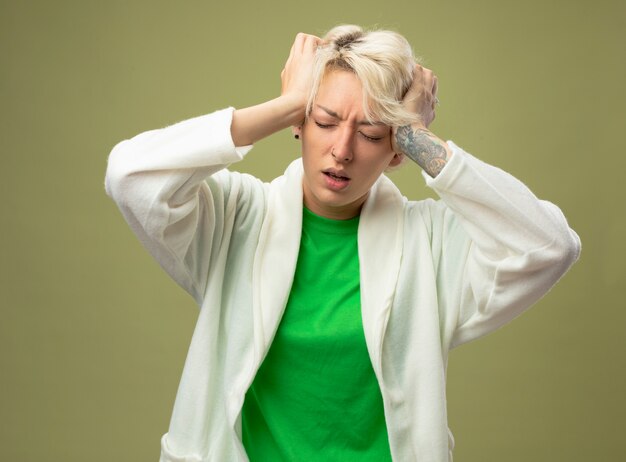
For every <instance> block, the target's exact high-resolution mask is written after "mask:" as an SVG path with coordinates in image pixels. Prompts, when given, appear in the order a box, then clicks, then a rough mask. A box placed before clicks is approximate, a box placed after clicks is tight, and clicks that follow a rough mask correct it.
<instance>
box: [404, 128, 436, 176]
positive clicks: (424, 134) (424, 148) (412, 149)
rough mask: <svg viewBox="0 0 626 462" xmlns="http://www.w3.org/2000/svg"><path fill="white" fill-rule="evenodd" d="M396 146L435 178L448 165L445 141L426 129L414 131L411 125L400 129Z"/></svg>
mask: <svg viewBox="0 0 626 462" xmlns="http://www.w3.org/2000/svg"><path fill="white" fill-rule="evenodd" d="M396 144H397V145H398V146H399V147H400V148H401V149H402V152H403V153H404V154H406V155H407V156H408V157H409V158H410V159H411V160H413V161H414V162H416V163H417V164H418V165H419V166H420V167H422V168H423V169H424V170H425V171H426V173H428V174H429V175H430V176H432V177H433V178H434V177H436V176H437V175H438V174H439V172H441V170H442V169H443V167H445V165H446V162H447V158H448V152H447V150H446V148H445V146H444V145H443V141H441V140H440V139H439V138H437V137H436V136H434V135H433V134H432V133H431V132H430V131H428V130H426V129H424V128H418V129H416V130H413V129H412V128H411V126H410V125H404V126H402V127H399V128H398V129H397V131H396Z"/></svg>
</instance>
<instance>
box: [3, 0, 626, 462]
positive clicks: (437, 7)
mask: <svg viewBox="0 0 626 462" xmlns="http://www.w3.org/2000/svg"><path fill="white" fill-rule="evenodd" d="M0 4H1V7H0V52H1V54H0V57H1V60H2V61H1V63H2V64H1V69H0V98H1V99H0V107H1V111H0V114H1V119H0V149H1V154H2V155H1V170H0V171H1V177H0V179H1V183H0V185H1V188H2V196H1V197H2V200H3V202H2V210H3V213H2V215H1V218H0V220H2V221H1V228H0V233H1V236H2V243H1V244H2V267H1V268H2V274H1V279H0V281H1V284H2V285H1V287H0V288H1V298H0V303H1V312H0V313H1V317H0V374H1V375H0V422H1V424H0V425H1V427H0V447H1V448H2V449H1V451H0V452H1V454H2V455H0V459H2V460H7V461H8V460H11V461H42V460H45V461H72V462H73V461H86V460H89V461H94V462H97V461H111V460H121V461H131V460H132V461H155V460H157V459H158V454H159V438H160V437H161V435H162V434H163V433H164V432H166V431H167V427H168V422H169V416H170V413H171V408H172V404H173V402H174V397H175V393H176V388H177V385H178V380H179V377H180V373H181V370H182V367H183V362H184V359H185V354H186V351H187V346H188V344H189V340H190V337H191V334H192V330H193V327H194V321H195V318H196V313H197V308H196V306H195V305H194V302H193V301H192V299H191V297H189V296H187V295H186V294H185V293H184V292H183V291H182V290H181V289H179V288H178V287H177V286H176V285H175V284H174V283H173V282H171V281H170V280H169V278H168V277H167V276H166V275H165V273H164V272H163V271H162V270H161V269H160V268H159V267H158V266H157V265H156V264H155V263H154V262H153V261H152V260H151V258H150V257H149V256H148V254H147V253H146V252H145V251H144V250H143V249H142V248H141V246H140V244H139V242H138V241H137V239H136V238H135V237H134V236H133V235H132V233H131V231H130V230H129V228H128V227H127V226H126V224H125V223H124V221H123V219H122V217H121V215H120V213H119V212H118V211H117V209H116V207H115V205H114V204H113V202H112V201H111V200H110V199H109V198H108V197H106V195H105V193H104V189H103V178H104V173H105V167H106V158H107V155H108V153H109V151H110V150H111V148H112V147H113V146H114V144H115V143H117V142H118V141H120V140H122V139H124V138H128V137H130V136H133V135H134V134H136V133H139V132H141V131H144V130H147V129H151V128H156V127H160V126H164V125H168V124H170V123H173V122H175V121H178V120H181V119H184V118H188V117H191V116H194V115H199V114H202V113H206V112H209V111H212V110H215V109H218V108H221V107H224V106H227V105H234V106H238V107H243V106H245V105H250V104H254V103H257V102H261V101H263V100H266V99H269V98H272V97H274V96H276V95H277V94H278V92H279V89H280V82H279V73H280V71H281V69H282V65H283V62H284V60H285V59H286V57H287V54H288V50H289V47H290V45H291V42H292V40H293V38H294V36H295V34H296V33H297V32H298V31H305V32H309V33H315V34H321V33H323V32H324V31H325V30H327V29H328V28H330V27H332V26H333V25H336V24H339V23H345V22H350V23H357V24H362V25H367V26H372V25H378V26H381V27H389V28H393V29H396V30H398V31H400V32H402V33H403V34H405V35H406V36H407V38H408V39H409V40H410V41H411V43H412V44H413V46H414V48H415V50H416V52H417V53H418V54H419V55H421V56H422V57H423V58H424V60H425V64H426V66H427V67H430V68H432V69H434V70H435V71H436V72H437V74H438V75H439V79H440V92H439V96H440V99H441V106H440V108H439V111H438V118H437V120H436V121H435V123H434V124H433V126H432V129H433V131H435V132H436V133H437V134H439V135H440V136H441V137H444V138H449V139H453V140H455V141H456V142H457V143H458V144H460V145H461V146H463V147H464V148H465V149H466V150H468V151H470V152H472V153H474V154H475V155H477V156H479V157H481V158H482V159H484V160H486V161H488V162H490V163H493V164H495V165H498V166H500V167H502V168H504V169H505V170H507V171H510V172H511V173H513V174H514V175H516V176H518V177H519V178H521V179H523V180H524V181H525V182H526V183H527V184H528V185H529V186H530V187H531V189H533V191H535V193H536V194H537V195H539V196H540V197H542V198H546V199H549V200H551V201H553V202H555V203H557V204H558V205H560V206H561V208H562V209H563V211H564V212H565V214H566V216H567V217H568V219H569V221H570V224H571V225H572V227H573V228H574V229H576V230H577V232H578V233H579V234H580V236H581V238H582V242H583V254H582V258H581V260H580V261H579V262H578V263H577V264H576V265H575V266H574V268H573V269H572V271H571V272H570V273H569V274H567V276H566V277H565V278H564V279H563V280H562V281H561V282H560V283H559V284H558V285H557V287H556V288H555V289H554V290H553V291H552V292H551V293H549V294H548V295H547V296H546V297H545V298H544V299H543V300H542V301H541V302H539V303H538V304H537V305H536V306H535V307H534V308H533V309H531V310H530V311H529V312H527V313H526V314H524V315H523V316H522V317H521V318H519V319H518V320H516V321H515V322H513V323H512V324H510V325H509V326H507V327H505V328H503V329H501V330H500V331H498V332H496V333H494V334H492V335H490V336H488V337H486V338H484V339H481V340H479V341H477V342H474V343H473V344H470V345H467V346H464V347H461V348H459V349H458V350H455V351H454V352H453V353H452V355H451V358H450V367H449V375H448V378H449V403H448V405H449V411H450V412H449V417H450V426H451V428H452V430H453V432H454V434H455V437H456V441H457V448H456V450H455V460H456V461H460V462H482V461H514V462H517V461H519V462H521V461H524V462H527V461H535V462H540V461H541V462H543V461H569V462H574V461H585V462H588V461H608V460H616V458H619V457H621V456H623V451H624V449H623V444H622V443H621V441H622V438H623V433H624V430H625V428H624V422H625V419H626V406H625V403H624V401H625V398H624V391H625V389H626V380H625V379H626V371H625V369H624V366H625V361H624V352H625V346H626V345H625V343H626V342H625V341H624V325H625V324H626V315H625V314H624V311H625V310H624V307H625V306H626V304H625V303H624V297H623V293H622V292H623V288H624V285H625V284H624V277H625V276H626V265H625V263H624V258H625V257H626V245H625V244H624V235H625V234H626V217H625V210H626V209H625V207H624V199H626V197H625V194H624V192H623V188H624V183H625V180H626V178H625V176H624V169H625V168H626V162H625V160H624V156H623V151H622V146H621V145H622V142H621V138H622V136H623V130H624V128H625V126H626V124H625V122H626V119H625V116H624V103H625V102H626V101H625V99H626V98H625V96H626V95H625V91H624V83H625V82H626V65H625V63H626V53H625V51H626V49H625V44H626V20H625V18H626V8H625V6H624V5H625V4H624V2H622V1H618V0H615V1H610V0H597V1H593V2H591V1H589V2H580V1H578V2H577V1H565V0H557V1H540V0H528V1H517V2H509V1H497V0H492V1H489V0H475V1H459V2H453V1H429V2H425V1H418V0H410V1H408V0H401V1H388V2H374V1H370V0H367V1H357V0H349V1H347V0H344V1H326V0H324V1H317V2H295V1H292V2H279V1H270V2H262V1H259V2H252V1H249V2H241V1H240V2H233V3H230V4H228V2H225V1H221V2H215V1H187V2H165V1H148V0H144V1H119V0H109V1H99V2H93V1H78V0H77V1H68V0H59V1H56V2H45V1H20V2H9V1H8V0H1V3H0ZM297 152H298V145H297V143H296V142H295V141H294V140H293V139H292V138H291V136H290V133H289V132H288V131H284V132H282V133H280V134H277V135H275V136H274V137H272V138H270V139H268V140H264V141H262V142H260V143H258V145H257V147H256V148H255V149H254V150H253V151H252V152H251V154H250V155H249V157H248V158H247V159H246V160H245V161H244V162H243V163H241V164H240V165H238V166H237V168H240V169H241V170H244V171H248V172H252V173H254V174H256V175H258V176H259V177H261V178H263V179H266V180H269V179H271V178H273V177H274V176H276V175H278V174H279V173H280V172H281V171H282V169H283V167H284V166H285V165H286V164H287V162H288V161H289V160H290V159H293V158H295V157H296V156H297ZM393 178H394V179H395V181H396V182H397V183H398V184H399V185H400V187H401V189H402V190H403V192H404V193H405V194H406V195H407V196H408V197H409V198H412V199H419V198H422V197H425V196H426V195H428V194H430V192H429V191H427V190H426V188H425V187H424V185H423V180H422V178H421V176H420V175H419V170H418V168H417V167H416V166H414V165H406V166H405V167H404V168H403V169H402V170H401V171H399V172H397V173H395V174H393Z"/></svg>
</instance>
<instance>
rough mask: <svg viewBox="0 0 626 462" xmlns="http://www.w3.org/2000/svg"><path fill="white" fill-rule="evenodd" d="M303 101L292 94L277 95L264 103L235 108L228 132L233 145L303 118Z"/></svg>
mask: <svg viewBox="0 0 626 462" xmlns="http://www.w3.org/2000/svg"><path fill="white" fill-rule="evenodd" d="M304 108H305V102H304V101H302V100H300V99H298V98H296V97H293V96H285V95H283V96H279V97H278V98H275V99H272V100H270V101H267V102H265V103H261V104H257V105H256V106H250V107H247V108H244V109H237V110H236V111H235V112H234V114H233V121H232V124H231V128H230V132H231V136H232V138H233V142H234V143H235V146H247V145H250V144H254V143H256V142H257V141H259V140H261V139H263V138H265V137H267V136H270V135H272V134H274V133H276V132H278V131H280V130H282V129H284V128H287V127H290V126H292V125H297V124H299V123H301V122H302V120H303V119H304Z"/></svg>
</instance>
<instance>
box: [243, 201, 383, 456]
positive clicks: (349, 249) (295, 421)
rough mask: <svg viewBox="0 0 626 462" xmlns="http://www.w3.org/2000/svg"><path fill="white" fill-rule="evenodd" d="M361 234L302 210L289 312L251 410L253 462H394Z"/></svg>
mask: <svg viewBox="0 0 626 462" xmlns="http://www.w3.org/2000/svg"><path fill="white" fill-rule="evenodd" d="M358 226H359V217H358V216H357V217H355V218H353V219H350V220H343V221H340V220H330V219H327V218H323V217H320V216H317V215H315V214H313V213H312V212H310V211H309V210H307V209H304V213H303V224H302V239H301V242H300V253H299V254H298V263H297V266H296V273H295V275H294V282H293V286H292V288H291V293H290V295H289V300H288V302H287V307H286V310H285V313H284V315H283V318H282V320H281V322H280V325H279V327H278V330H277V332H276V336H275V337H274V340H273V342H272V345H271V347H270V349H269V352H268V354H267V356H266V358H265V360H264V361H263V364H262V365H261V367H260V368H259V371H258V372H257V375H256V377H255V379H254V382H253V383H252V386H251V387H250V389H249V390H248V393H247V394H246V399H245V402H244V405H243V411H242V426H243V444H244V447H245V449H246V452H247V454H248V457H249V458H250V460H251V461H252V462H257V461H259V462H279V461H298V462H309V461H315V462H318V461H325V462H326V461H341V462H346V461H358V462H368V461H371V462H374V461H376V462H381V461H390V460H391V454H390V450H389V442H388V438H387V428H386V424H385V417H384V413H383V403H382V397H381V393H380V388H379V386H378V382H377V380H376V376H375V375H374V371H373V369H372V364H371V362H370V358H369V355H368V352H367V347H366V344H365V334H364V332H363V324H362V321H361V301H360V283H359V257H358V246H357V229H358Z"/></svg>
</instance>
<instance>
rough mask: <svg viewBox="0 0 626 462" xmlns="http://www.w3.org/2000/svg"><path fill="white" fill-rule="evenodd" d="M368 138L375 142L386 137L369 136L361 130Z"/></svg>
mask: <svg viewBox="0 0 626 462" xmlns="http://www.w3.org/2000/svg"><path fill="white" fill-rule="evenodd" d="M359 133H360V134H361V135H362V136H363V137H364V138H365V139H366V140H368V141H371V142H372V143H375V142H377V141H380V140H382V139H383V138H384V137H383V136H368V135H366V134H365V133H363V132H359Z"/></svg>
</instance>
